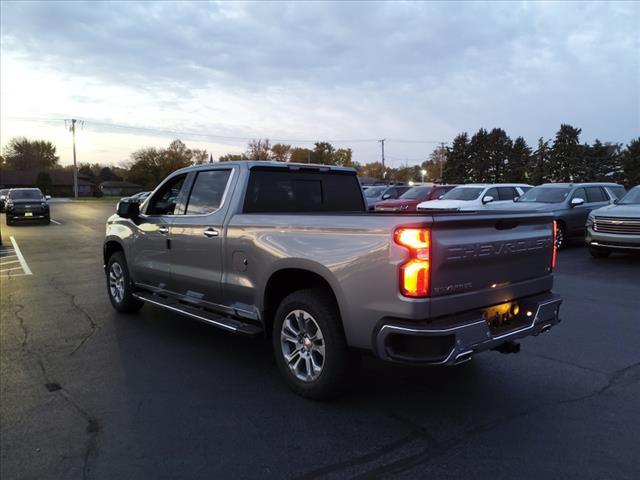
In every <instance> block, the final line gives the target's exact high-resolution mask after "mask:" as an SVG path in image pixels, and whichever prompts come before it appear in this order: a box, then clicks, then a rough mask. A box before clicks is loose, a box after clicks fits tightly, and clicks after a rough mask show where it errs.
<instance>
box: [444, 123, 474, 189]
mask: <svg viewBox="0 0 640 480" xmlns="http://www.w3.org/2000/svg"><path fill="white" fill-rule="evenodd" d="M469 157H470V141H469V135H468V134H467V132H464V133H461V134H459V135H457V136H456V137H455V138H454V139H453V143H452V145H451V148H449V149H447V159H446V162H445V164H444V179H443V180H444V181H445V182H447V183H464V182H466V181H467V178H468V177H469V175H468V173H467V171H468V168H469V167H468V164H469V162H470V158H469Z"/></svg>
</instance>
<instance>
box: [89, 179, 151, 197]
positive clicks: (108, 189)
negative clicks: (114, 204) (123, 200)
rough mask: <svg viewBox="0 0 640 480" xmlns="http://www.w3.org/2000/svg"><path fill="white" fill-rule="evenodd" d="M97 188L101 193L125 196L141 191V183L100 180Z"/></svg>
mask: <svg viewBox="0 0 640 480" xmlns="http://www.w3.org/2000/svg"><path fill="white" fill-rule="evenodd" d="M98 188H99V189H100V191H101V192H102V194H103V195H107V196H116V197H126V196H129V195H133V194H135V193H138V192H141V191H142V185H138V184H137V183H131V182H124V181H118V182H116V181H107V182H102V183H101V184H100V185H99V186H98Z"/></svg>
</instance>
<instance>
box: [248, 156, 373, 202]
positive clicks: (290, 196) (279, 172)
mask: <svg viewBox="0 0 640 480" xmlns="http://www.w3.org/2000/svg"><path fill="white" fill-rule="evenodd" d="M365 211H366V210H365V205H364V200H363V198H362V193H361V190H360V184H359V183H358V179H357V177H356V175H355V173H354V172H348V171H340V170H329V171H321V170H315V169H300V170H289V169H285V168H281V167H257V168H252V169H251V171H250V175H249V183H248V186H247V192H246V195H245V199H244V208H243V212H244V213H296V212H362V213H364V212H365Z"/></svg>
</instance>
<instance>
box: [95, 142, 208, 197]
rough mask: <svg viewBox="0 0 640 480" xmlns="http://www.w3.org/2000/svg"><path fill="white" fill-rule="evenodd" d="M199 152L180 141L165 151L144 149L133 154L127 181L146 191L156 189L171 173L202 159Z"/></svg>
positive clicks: (173, 143) (152, 148) (172, 143)
mask: <svg viewBox="0 0 640 480" xmlns="http://www.w3.org/2000/svg"><path fill="white" fill-rule="evenodd" d="M194 152H195V153H194ZM199 152H201V151H199V150H190V149H189V148H187V146H186V145H185V144H184V143H183V142H182V141H180V140H174V141H173V142H171V144H170V145H169V147H168V148H165V149H162V148H155V147H150V148H142V149H140V150H137V151H135V152H133V153H132V154H131V161H130V163H129V164H128V173H127V176H126V179H127V180H128V181H130V182H134V183H138V184H140V185H143V186H144V187H145V188H146V189H152V188H155V187H156V185H158V184H159V183H160V182H161V181H162V180H163V179H164V178H165V177H166V176H167V175H169V174H170V173H171V172H173V171H175V170H178V169H179V168H184V167H188V166H189V165H192V164H193V163H194V160H197V159H198V158H201V155H200V153H199ZM105 168H108V167H105ZM103 170H104V169H103ZM101 173H102V171H101Z"/></svg>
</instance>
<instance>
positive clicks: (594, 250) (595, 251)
mask: <svg viewBox="0 0 640 480" xmlns="http://www.w3.org/2000/svg"><path fill="white" fill-rule="evenodd" d="M589 253H590V254H591V256H592V257H593V258H607V257H608V256H609V255H611V250H609V249H608V248H598V247H589Z"/></svg>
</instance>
